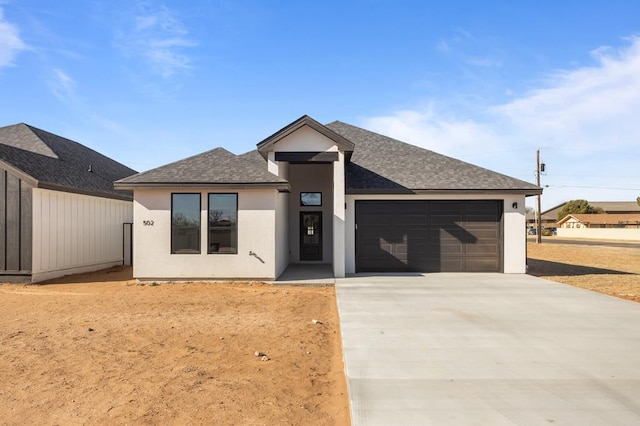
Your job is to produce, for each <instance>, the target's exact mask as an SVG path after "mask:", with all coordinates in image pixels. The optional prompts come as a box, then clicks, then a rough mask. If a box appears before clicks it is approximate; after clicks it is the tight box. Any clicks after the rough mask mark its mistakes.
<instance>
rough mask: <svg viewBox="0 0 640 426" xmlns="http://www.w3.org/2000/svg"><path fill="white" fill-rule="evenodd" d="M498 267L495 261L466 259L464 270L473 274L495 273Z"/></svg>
mask: <svg viewBox="0 0 640 426" xmlns="http://www.w3.org/2000/svg"><path fill="white" fill-rule="evenodd" d="M499 267H500V265H499V263H498V262H497V261H492V260H488V259H466V260H465V265H464V269H465V270H468V271H473V272H496V270H498V269H499Z"/></svg>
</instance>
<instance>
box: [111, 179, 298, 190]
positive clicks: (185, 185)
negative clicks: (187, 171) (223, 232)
mask: <svg viewBox="0 0 640 426" xmlns="http://www.w3.org/2000/svg"><path fill="white" fill-rule="evenodd" d="M114 187H115V188H116V189H119V190H125V191H127V190H128V191H133V190H136V189H191V188H193V189H196V188H219V189H276V190H278V191H281V192H288V191H290V190H291V186H290V185H289V183H287V182H260V183H255V182H239V183H220V182H139V183H133V182H121V181H118V182H115V183H114Z"/></svg>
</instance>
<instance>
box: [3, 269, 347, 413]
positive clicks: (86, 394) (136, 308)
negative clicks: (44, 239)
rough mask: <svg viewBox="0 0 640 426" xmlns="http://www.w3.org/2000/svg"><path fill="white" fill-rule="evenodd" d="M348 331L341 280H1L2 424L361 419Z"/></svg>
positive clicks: (112, 276)
mask: <svg viewBox="0 0 640 426" xmlns="http://www.w3.org/2000/svg"><path fill="white" fill-rule="evenodd" d="M314 319H315V320H319V321H320V322H316V323H314V322H313V320H314ZM339 333H340V331H339V324H338V315H337V309H336V302H335V293H334V288H333V287H291V286H286V287H285V286H271V285H267V284H261V283H253V284H235V283H234V284H212V283H209V284H205V283H185V284H178V283H172V284H160V285H138V284H136V283H135V282H134V281H132V280H131V271H130V269H128V268H117V269H112V270H109V271H107V272H102V273H95V274H86V275H80V276H73V277H67V278H64V279H60V280H58V281H56V282H55V283H48V284H46V285H30V286H24V285H16V284H0V377H1V380H0V399H1V400H2V403H0V423H2V424H9V425H11V424H16V425H17V424H20V425H22V424H43V425H44V424H49V425H73V424H163V425H164V424H180V425H184V424H247V425H273V424H296V425H299V424H320V425H335V424H337V425H341V424H349V408H348V399H347V390H346V382H345V376H344V370H343V363H342V351H341V347H340V334H339ZM256 351H257V352H263V353H264V354H265V355H266V357H267V358H268V359H267V358H264V360H263V359H262V357H260V356H256V355H255V353H256Z"/></svg>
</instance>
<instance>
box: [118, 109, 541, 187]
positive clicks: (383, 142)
mask: <svg viewBox="0 0 640 426" xmlns="http://www.w3.org/2000/svg"><path fill="white" fill-rule="evenodd" d="M305 117H306V116H304V117H303V118H302V119H304V118H305ZM298 121H299V120H298ZM326 127H327V128H328V129H330V130H331V131H333V132H335V133H336V134H338V135H340V136H341V137H342V138H345V139H346V140H348V141H349V142H351V143H353V144H354V150H353V154H352V156H351V159H350V162H348V163H347V166H346V171H345V173H346V190H347V192H349V193H358V192H362V193H393V192H398V193H411V192H414V191H434V192H437V191H445V192H446V191H517V192H525V193H526V194H536V193H538V192H540V191H541V189H540V188H538V187H537V186H535V185H533V184H531V183H528V182H525V181H522V180H518V179H514V178H512V177H509V176H506V175H503V174H500V173H496V172H493V171H491V170H487V169H484V168H482V167H478V166H474V165H472V164H469V163H466V162H464V161H460V160H456V159H455V158H451V157H447V156H445V155H441V154H438V153H435V152H433V151H429V150H426V149H423V148H420V147H417V146H414V145H410V144H408V143H404V142H401V141H398V140H396V139H393V138H390V137H387V136H383V135H380V134H378V133H374V132H371V131H368V130H365V129H361V128H359V127H355V126H352V125H349V124H346V123H342V122H339V121H336V122H333V123H331V124H329V125H327V126H326ZM285 129H287V128H285ZM261 144H264V141H263V142H261ZM258 145H259V146H260V144H258ZM267 183H268V184H286V183H287V181H286V180H285V179H282V178H280V177H278V176H276V175H274V174H272V173H269V172H268V171H267V164H266V160H265V159H264V157H263V156H262V154H261V153H260V152H259V150H253V151H250V152H247V153H245V154H242V155H234V154H232V153H231V152H229V151H226V150H225V149H223V148H216V149H213V150H211V151H208V152H205V153H202V154H199V155H196V156H194V157H190V158H186V159H184V160H180V161H177V162H175V163H172V164H168V165H166V166H162V167H159V168H157V169H153V170H150V171H148V172H144V173H140V174H138V175H135V176H132V177H129V178H126V179H122V180H121V181H119V182H117V184H116V186H117V187H128V185H130V186H131V187H134V186H140V185H145V184H151V185H162V184H165V185H174V184H177V185H188V184H248V185H251V184H267Z"/></svg>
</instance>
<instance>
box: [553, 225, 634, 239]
mask: <svg viewBox="0 0 640 426" xmlns="http://www.w3.org/2000/svg"><path fill="white" fill-rule="evenodd" d="M557 232H558V234H557V236H558V237H564V238H590V239H595V240H626V241H640V229H633V228H579V229H578V228H575V229H570V228H558V230H557Z"/></svg>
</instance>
